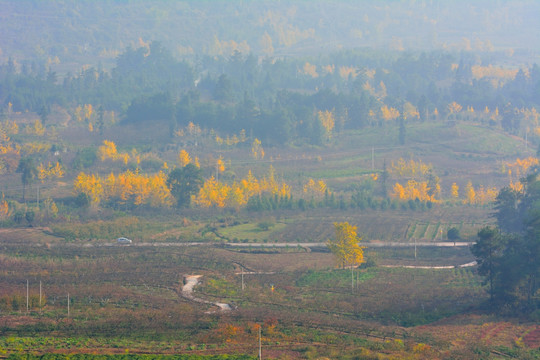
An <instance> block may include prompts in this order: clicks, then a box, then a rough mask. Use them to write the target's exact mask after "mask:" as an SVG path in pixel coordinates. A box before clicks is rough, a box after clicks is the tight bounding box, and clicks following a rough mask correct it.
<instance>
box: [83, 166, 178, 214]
mask: <svg viewBox="0 0 540 360" xmlns="http://www.w3.org/2000/svg"><path fill="white" fill-rule="evenodd" d="M73 187H74V191H75V193H83V194H86V195H87V196H88V198H89V200H90V202H91V204H94V205H97V204H99V203H101V202H103V201H116V202H118V203H133V204H134V205H150V206H152V207H161V206H166V207H168V206H171V205H172V203H173V199H172V196H171V193H170V191H169V188H168V187H167V175H166V174H165V173H164V172H162V171H160V172H159V173H157V174H154V175H146V174H140V173H139V172H138V171H130V170H128V171H126V172H123V173H121V174H118V175H115V174H114V173H111V174H110V175H109V176H108V177H106V178H101V177H100V176H99V175H95V174H85V173H84V172H81V173H79V175H78V176H77V178H76V179H75V181H74V184H73Z"/></svg>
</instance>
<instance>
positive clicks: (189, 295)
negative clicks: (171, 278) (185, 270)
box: [182, 275, 232, 311]
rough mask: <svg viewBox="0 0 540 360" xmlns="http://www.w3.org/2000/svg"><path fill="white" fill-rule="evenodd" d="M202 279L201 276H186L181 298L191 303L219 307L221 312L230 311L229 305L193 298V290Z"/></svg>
mask: <svg viewBox="0 0 540 360" xmlns="http://www.w3.org/2000/svg"><path fill="white" fill-rule="evenodd" d="M201 277H202V275H186V277H185V284H184V286H183V287H182V296H183V297H185V298H186V299H189V300H191V301H195V302H198V303H202V304H212V305H216V306H217V307H219V309H220V310H221V311H230V310H232V309H231V306H230V305H229V304H225V303H220V302H212V301H208V300H204V299H200V298H197V297H195V296H193V288H194V287H195V286H196V285H197V284H198V283H199V279H200V278H201Z"/></svg>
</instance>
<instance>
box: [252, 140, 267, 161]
mask: <svg viewBox="0 0 540 360" xmlns="http://www.w3.org/2000/svg"><path fill="white" fill-rule="evenodd" d="M251 155H252V156H253V158H254V159H255V160H257V159H261V160H262V159H264V149H263V147H262V144H261V140H259V139H257V138H255V140H253V143H252V144H251Z"/></svg>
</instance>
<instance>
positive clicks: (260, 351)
mask: <svg viewBox="0 0 540 360" xmlns="http://www.w3.org/2000/svg"><path fill="white" fill-rule="evenodd" d="M261 328H262V326H259V360H262V346H261Z"/></svg>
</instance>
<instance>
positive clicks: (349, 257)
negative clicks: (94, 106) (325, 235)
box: [327, 222, 364, 289]
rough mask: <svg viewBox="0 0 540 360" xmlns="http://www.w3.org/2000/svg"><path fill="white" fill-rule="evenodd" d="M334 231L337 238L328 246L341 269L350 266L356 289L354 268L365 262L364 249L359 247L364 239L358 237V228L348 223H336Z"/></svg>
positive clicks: (328, 243)
mask: <svg viewBox="0 0 540 360" xmlns="http://www.w3.org/2000/svg"><path fill="white" fill-rule="evenodd" d="M334 231H335V236H334V238H332V239H329V240H328V242H327V246H328V248H329V249H330V251H331V252H332V253H333V254H334V255H335V256H336V259H337V261H338V263H339V264H340V265H341V267H343V268H345V267H346V266H350V268H351V279H352V289H354V275H353V268H354V267H355V266H358V265H360V264H362V263H363V262H364V247H363V246H360V245H359V242H360V241H361V240H362V239H361V238H360V237H358V234H357V227H356V226H353V225H351V224H349V223H348V222H335V223H334Z"/></svg>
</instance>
